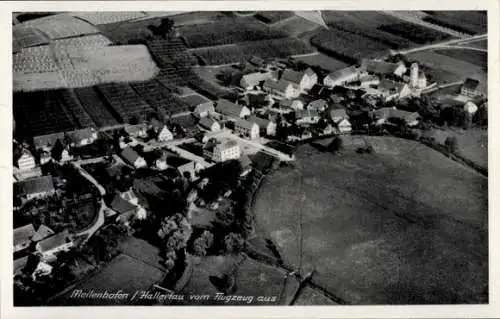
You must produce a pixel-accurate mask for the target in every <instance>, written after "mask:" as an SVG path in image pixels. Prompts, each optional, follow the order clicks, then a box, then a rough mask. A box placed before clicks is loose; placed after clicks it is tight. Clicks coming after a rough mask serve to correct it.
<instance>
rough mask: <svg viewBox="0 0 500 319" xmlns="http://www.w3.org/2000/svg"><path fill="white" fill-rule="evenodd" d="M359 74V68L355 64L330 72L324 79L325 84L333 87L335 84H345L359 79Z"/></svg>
mask: <svg viewBox="0 0 500 319" xmlns="http://www.w3.org/2000/svg"><path fill="white" fill-rule="evenodd" d="M359 76H360V72H359V70H358V69H356V68H355V67H353V66H349V67H347V68H344V69H340V70H337V71H335V72H332V73H330V74H328V75H327V76H326V77H325V78H324V79H323V84H324V85H325V86H326V87H329V88H333V87H335V86H339V85H344V84H346V83H348V82H352V81H356V80H358V79H359Z"/></svg>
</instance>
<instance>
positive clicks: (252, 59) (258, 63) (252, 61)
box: [248, 55, 265, 68]
mask: <svg viewBox="0 0 500 319" xmlns="http://www.w3.org/2000/svg"><path fill="white" fill-rule="evenodd" d="M248 62H250V64H252V65H253V66H256V67H258V68H260V67H262V66H264V64H265V62H264V60H263V59H262V58H261V57H258V56H255V55H252V56H251V57H250V58H249V59H248Z"/></svg>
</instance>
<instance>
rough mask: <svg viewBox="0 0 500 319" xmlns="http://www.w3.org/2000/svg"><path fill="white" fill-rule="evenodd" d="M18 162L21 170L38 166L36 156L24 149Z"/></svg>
mask: <svg viewBox="0 0 500 319" xmlns="http://www.w3.org/2000/svg"><path fill="white" fill-rule="evenodd" d="M16 164H17V167H18V168H19V170H20V171H30V170H32V169H34V168H35V167H36V163H35V157H34V156H33V155H32V154H31V152H30V151H28V150H27V149H23V150H22V151H21V154H20V156H19V157H18V158H17V160H16Z"/></svg>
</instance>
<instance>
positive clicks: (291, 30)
mask: <svg viewBox="0 0 500 319" xmlns="http://www.w3.org/2000/svg"><path fill="white" fill-rule="evenodd" d="M317 27H318V24H316V23H314V22H312V21H309V20H307V19H304V18H302V17H299V16H295V17H292V18H290V19H286V20H283V21H279V22H276V23H274V24H273V28H274V29H275V30H279V31H280V32H283V33H285V34H287V35H289V36H292V37H296V36H300V35H301V34H303V33H305V32H308V31H312V30H314V29H316V28H317Z"/></svg>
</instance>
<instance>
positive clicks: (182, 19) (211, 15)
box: [169, 11, 226, 26]
mask: <svg viewBox="0 0 500 319" xmlns="http://www.w3.org/2000/svg"><path fill="white" fill-rule="evenodd" d="M225 17H226V15H225V14H224V13H222V12H217V11H195V12H186V13H181V14H177V15H174V16H170V17H169V19H171V20H173V21H174V23H175V26H182V25H189V24H202V23H209V22H214V21H217V20H220V19H223V18H225Z"/></svg>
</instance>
